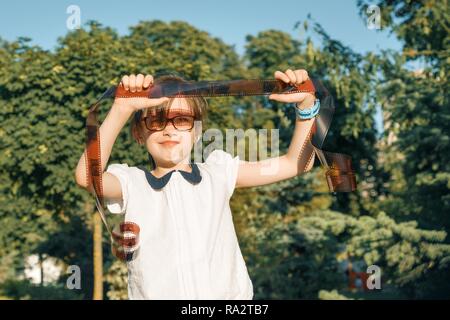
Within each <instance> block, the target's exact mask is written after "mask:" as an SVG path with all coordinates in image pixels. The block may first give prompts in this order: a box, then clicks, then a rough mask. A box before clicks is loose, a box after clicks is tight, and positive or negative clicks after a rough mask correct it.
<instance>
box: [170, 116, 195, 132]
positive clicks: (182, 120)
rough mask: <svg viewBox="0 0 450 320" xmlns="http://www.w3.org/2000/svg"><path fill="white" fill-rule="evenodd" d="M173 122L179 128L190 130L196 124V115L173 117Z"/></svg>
mask: <svg viewBox="0 0 450 320" xmlns="http://www.w3.org/2000/svg"><path fill="white" fill-rule="evenodd" d="M173 124H174V126H175V128H176V129H178V130H190V129H192V127H193V126H194V117H190V116H178V117H175V118H173Z"/></svg>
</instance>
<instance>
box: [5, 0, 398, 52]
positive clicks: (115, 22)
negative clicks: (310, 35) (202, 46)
mask: <svg viewBox="0 0 450 320" xmlns="http://www.w3.org/2000/svg"><path fill="white" fill-rule="evenodd" d="M71 4H75V5H78V6H79V7H80V9H81V22H82V24H83V23H85V22H86V21H88V20H97V21H99V22H101V23H102V24H104V25H107V26H110V27H113V28H114V29H116V30H117V31H118V32H119V34H126V33H127V32H128V27H129V26H132V25H134V24H136V23H138V22H139V21H141V20H153V19H159V20H163V21H172V20H183V21H187V22H189V23H190V24H192V25H194V26H195V27H197V28H199V29H201V30H204V31H207V32H209V33H210V34H211V35H212V36H215V37H220V38H221V39H223V40H224V41H225V42H226V43H228V44H235V45H236V50H237V52H238V53H242V52H243V50H244V44H245V36H246V35H248V34H251V35H256V34H257V33H258V32H259V31H262V30H267V29H277V30H282V31H285V32H289V33H291V34H292V35H293V36H294V37H297V38H299V39H300V38H301V35H300V33H299V32H298V31H294V30H293V27H294V25H295V23H296V22H297V21H299V20H301V21H303V20H305V19H306V16H307V14H308V13H311V15H312V17H313V18H314V19H315V20H316V21H318V22H319V23H321V24H322V25H323V27H324V28H325V30H326V31H327V32H328V33H329V34H330V35H331V36H332V37H334V38H336V39H338V40H341V41H343V42H344V43H345V44H347V45H349V46H350V47H352V48H353V49H354V50H356V51H358V52H367V51H379V49H380V48H393V49H399V48H400V44H399V42H398V41H397V40H396V39H395V36H394V35H392V36H389V33H388V32H386V31H381V32H376V31H375V30H369V29H368V28H367V27H366V21H365V20H364V19H363V18H361V17H360V16H359V15H358V11H357V8H356V1H353V0H312V1H311V0H310V1H305V0H297V1H294V0H283V1H274V0H259V1H256V0H247V1H245V0H240V1H238V0H221V1H219V0H209V1H207V0H190V1H187V0H184V1H181V0H171V1H156V0H147V1H144V0H135V1H133V0H128V1H125V0H123V1H117V0H110V1H104V0H101V1H100V0H98V1H85V0H71V1H66V0H41V1H22V0H16V1H7V2H5V3H2V10H1V11H0V30H1V31H0V36H1V37H2V38H4V39H6V40H14V39H16V38H17V37H19V36H27V37H30V38H32V39H33V43H34V44H38V45H40V46H42V47H43V48H45V49H52V48H53V47H54V46H55V45H56V40H57V38H58V37H59V36H63V35H64V34H66V33H67V31H68V30H67V27H66V20H67V18H68V16H69V14H67V13H66V9H67V7H68V6H69V5H71Z"/></svg>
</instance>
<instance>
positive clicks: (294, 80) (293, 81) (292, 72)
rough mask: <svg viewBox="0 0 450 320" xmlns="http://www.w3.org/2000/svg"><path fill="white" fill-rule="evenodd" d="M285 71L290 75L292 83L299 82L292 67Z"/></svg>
mask: <svg viewBox="0 0 450 320" xmlns="http://www.w3.org/2000/svg"><path fill="white" fill-rule="evenodd" d="M285 73H286V75H287V76H288V77H289V81H290V82H291V83H297V78H296V77H295V73H294V71H292V70H291V69H287V70H286V72H285Z"/></svg>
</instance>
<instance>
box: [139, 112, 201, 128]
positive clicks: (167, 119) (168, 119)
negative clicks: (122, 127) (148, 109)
mask: <svg viewBox="0 0 450 320" xmlns="http://www.w3.org/2000/svg"><path fill="white" fill-rule="evenodd" d="M147 118H151V116H150V117H144V118H142V121H143V122H144V124H145V127H146V128H147V130H149V131H163V130H164V129H165V128H166V127H167V124H168V123H169V121H170V122H171V123H172V126H173V127H174V128H175V129H176V130H178V131H191V130H192V128H194V124H195V117H194V116H191V115H179V116H175V117H172V118H166V122H165V123H164V127H163V128H162V129H158V130H155V129H150V128H149V127H148V125H147V121H146V119H147ZM176 118H190V119H192V126H191V127H190V128H189V129H178V128H177V126H176V125H175V122H174V119H176Z"/></svg>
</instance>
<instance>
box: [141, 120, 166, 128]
mask: <svg viewBox="0 0 450 320" xmlns="http://www.w3.org/2000/svg"><path fill="white" fill-rule="evenodd" d="M145 124H146V126H147V129H148V130H156V131H158V130H162V129H164V124H165V123H164V120H158V119H155V118H152V117H148V118H146V119H145Z"/></svg>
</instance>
